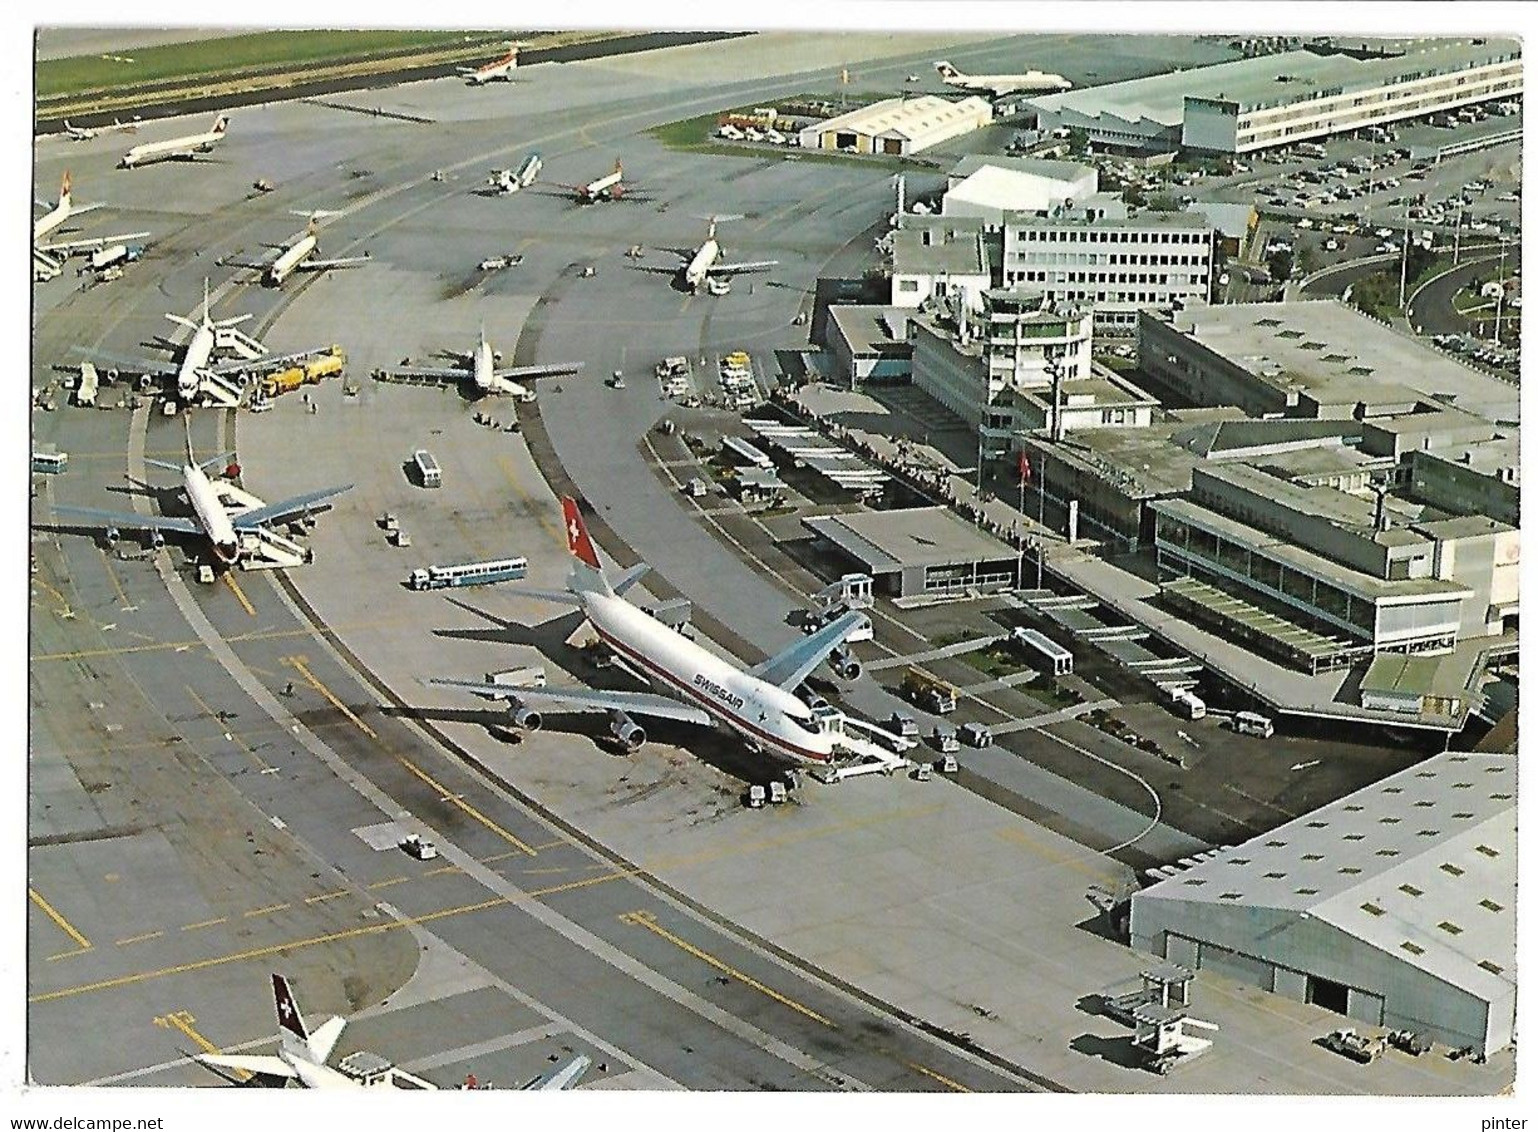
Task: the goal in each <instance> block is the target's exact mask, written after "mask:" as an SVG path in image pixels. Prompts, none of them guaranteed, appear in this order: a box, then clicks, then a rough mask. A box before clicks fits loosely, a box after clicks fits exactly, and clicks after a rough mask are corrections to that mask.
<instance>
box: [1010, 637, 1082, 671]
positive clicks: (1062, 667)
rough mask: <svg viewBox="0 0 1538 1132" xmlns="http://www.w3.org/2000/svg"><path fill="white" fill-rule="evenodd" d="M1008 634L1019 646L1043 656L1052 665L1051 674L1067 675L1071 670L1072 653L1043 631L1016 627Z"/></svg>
mask: <svg viewBox="0 0 1538 1132" xmlns="http://www.w3.org/2000/svg"><path fill="white" fill-rule="evenodd" d="M1009 636H1010V639H1011V640H1012V641H1014V642H1015V643H1016V644H1017V645H1019V646H1021V648H1024V649H1031V650H1032V651H1034V652H1036V653H1037V654H1039V655H1040V656H1041V657H1043V658H1044V659H1045V660H1046V661H1047V663H1048V664H1050V665H1051V666H1052V675H1054V676H1067V675H1069V674H1070V673H1072V672H1073V653H1071V652H1069V651H1068V650H1067V649H1065V648H1064V647H1063V646H1062V645H1060V644H1058V643H1057V642H1056V641H1054V640H1053V639H1052V638H1051V637H1048V636H1047V635H1046V634H1045V633H1041V632H1038V631H1037V630H1035V629H1016V630H1015V631H1014V632H1013V633H1011V634H1010V635H1009Z"/></svg>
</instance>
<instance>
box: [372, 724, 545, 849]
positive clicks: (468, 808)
mask: <svg viewBox="0 0 1538 1132" xmlns="http://www.w3.org/2000/svg"><path fill="white" fill-rule="evenodd" d="M375 738H378V736H375ZM395 757H396V758H397V759H399V761H400V764H401V766H403V767H405V768H406V769H407V770H409V771H410V772H411V773H412V774H414V775H416V776H417V777H418V778H420V779H421V780H422V781H423V782H425V783H427V785H429V786H431V787H432V788H433V789H434V790H436V791H438V793H439V794H441V795H443V800H444V801H445V802H449V803H452V804H453V805H455V806H458V807H459V808H460V809H461V810H463V811H464V812H465V813H467V814H469V815H470V816H471V817H472V818H474V819H475V820H476V821H478V822H480V823H481V824H482V825H484V826H485V827H486V828H487V829H489V830H491V832H493V833H495V834H496V835H497V836H498V837H500V838H502V840H504V841H506V842H507V843H508V844H509V845H515V846H517V847H518V848H519V849H522V850H523V851H524V852H525V853H527V854H528V855H529V856H531V857H532V856H534V855H535V851H534V848H533V846H531V845H528V844H526V843H525V842H524V841H522V840H520V839H519V838H517V837H514V836H513V835H512V834H511V833H509V832H507V830H505V829H503V828H502V827H501V826H500V825H498V824H497V823H496V822H494V821H492V820H491V819H490V818H488V817H487V816H486V815H485V814H483V813H481V811H480V810H477V809H476V808H475V807H474V806H472V805H470V803H469V802H466V801H465V800H464V799H463V798H461V797H460V796H459V795H458V794H454V793H451V792H450V791H449V788H448V787H446V786H444V785H443V784H442V783H441V782H439V781H437V780H436V779H435V778H433V777H432V776H431V775H429V774H428V773H427V772H426V771H424V770H422V769H421V768H420V767H418V766H416V765H415V764H414V763H412V762H411V761H410V760H409V759H405V758H402V757H401V756H400V755H396V756H395Z"/></svg>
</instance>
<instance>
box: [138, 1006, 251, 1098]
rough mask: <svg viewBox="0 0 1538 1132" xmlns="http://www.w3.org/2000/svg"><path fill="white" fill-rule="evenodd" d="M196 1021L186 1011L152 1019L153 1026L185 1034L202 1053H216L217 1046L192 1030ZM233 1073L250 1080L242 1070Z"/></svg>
mask: <svg viewBox="0 0 1538 1132" xmlns="http://www.w3.org/2000/svg"><path fill="white" fill-rule="evenodd" d="M196 1021H197V1019H196V1018H194V1017H193V1016H192V1014H191V1013H190V1012H189V1011H186V1010H177V1011H173V1012H172V1013H170V1014H162V1015H160V1017H158V1018H156V1019H154V1022H155V1025H157V1026H161V1027H164V1028H165V1029H168V1030H177V1031H180V1032H181V1033H183V1034H185V1035H186V1036H187V1037H188V1038H189V1039H191V1040H192V1041H194V1042H196V1043H197V1044H198V1046H199V1047H201V1048H202V1050H203V1052H204V1053H215V1054H216V1053H218V1052H219V1047H218V1046H216V1045H214V1043H213V1042H211V1041H209V1040H208V1039H207V1038H205V1037H204V1036H203V1035H202V1034H200V1033H198V1032H197V1031H196V1030H194V1029H193V1028H192V1024H193V1023H194V1022H196ZM235 1072H236V1073H237V1074H239V1075H240V1079H241V1080H242V1081H249V1080H250V1079H251V1074H250V1073H249V1072H248V1071H246V1070H244V1069H237V1070H235Z"/></svg>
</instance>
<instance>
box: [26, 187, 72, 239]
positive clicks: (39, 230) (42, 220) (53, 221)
mask: <svg viewBox="0 0 1538 1132" xmlns="http://www.w3.org/2000/svg"><path fill="white" fill-rule="evenodd" d="M71 211H72V209H71V206H70V202H69V197H68V195H66V196H64V197H63V198H62V199H61V200H60V201H59V203H58V204H57V205H55V206H54V207H53V208H52V209H50V210H49V211H48V212H45V213H44V214H43V215H42V216H39V217H38V218H37V219H36V220H34V221H33V222H32V242H33V243H34V244H35V243H37V241H39V240H41V239H42V238H43V237H44V236H47V235H48V234H49V233H50V232H52V231H53V230H54V229H55V228H57V227H58V226H59V225H60V224H63V223H64V222H65V221H66V220H68V219H69V216H70V212H71Z"/></svg>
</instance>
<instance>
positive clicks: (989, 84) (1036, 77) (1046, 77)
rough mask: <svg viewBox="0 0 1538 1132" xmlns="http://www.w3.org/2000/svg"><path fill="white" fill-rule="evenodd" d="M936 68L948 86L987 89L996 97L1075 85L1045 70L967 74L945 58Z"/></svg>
mask: <svg viewBox="0 0 1538 1132" xmlns="http://www.w3.org/2000/svg"><path fill="white" fill-rule="evenodd" d="M935 70H936V71H938V72H940V78H941V80H942V81H944V82H945V83H946V85H948V86H954V87H960V88H961V89H962V90H981V91H986V92H988V93H989V94H991V95H993V96H994V97H995V98H1002V97H1003V96H1004V95H1006V94H1014V93H1016V92H1024V91H1055V90H1068V89H1070V88H1071V87H1072V86H1073V83H1071V82H1069V81H1068V80H1067V79H1065V78H1063V76H1062V75H1051V74H1048V73H1047V72H1045V71H1027V72H1026V73H1025V74H1023V75H967V74H963V73H962V72H961V71H958V70H957V69H956V68H955V67H953V66H951V65H950V64H949V63H947V62H946V61H945V60H944V59H942V60H940V61H939V62H938V63H936V64H935Z"/></svg>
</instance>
